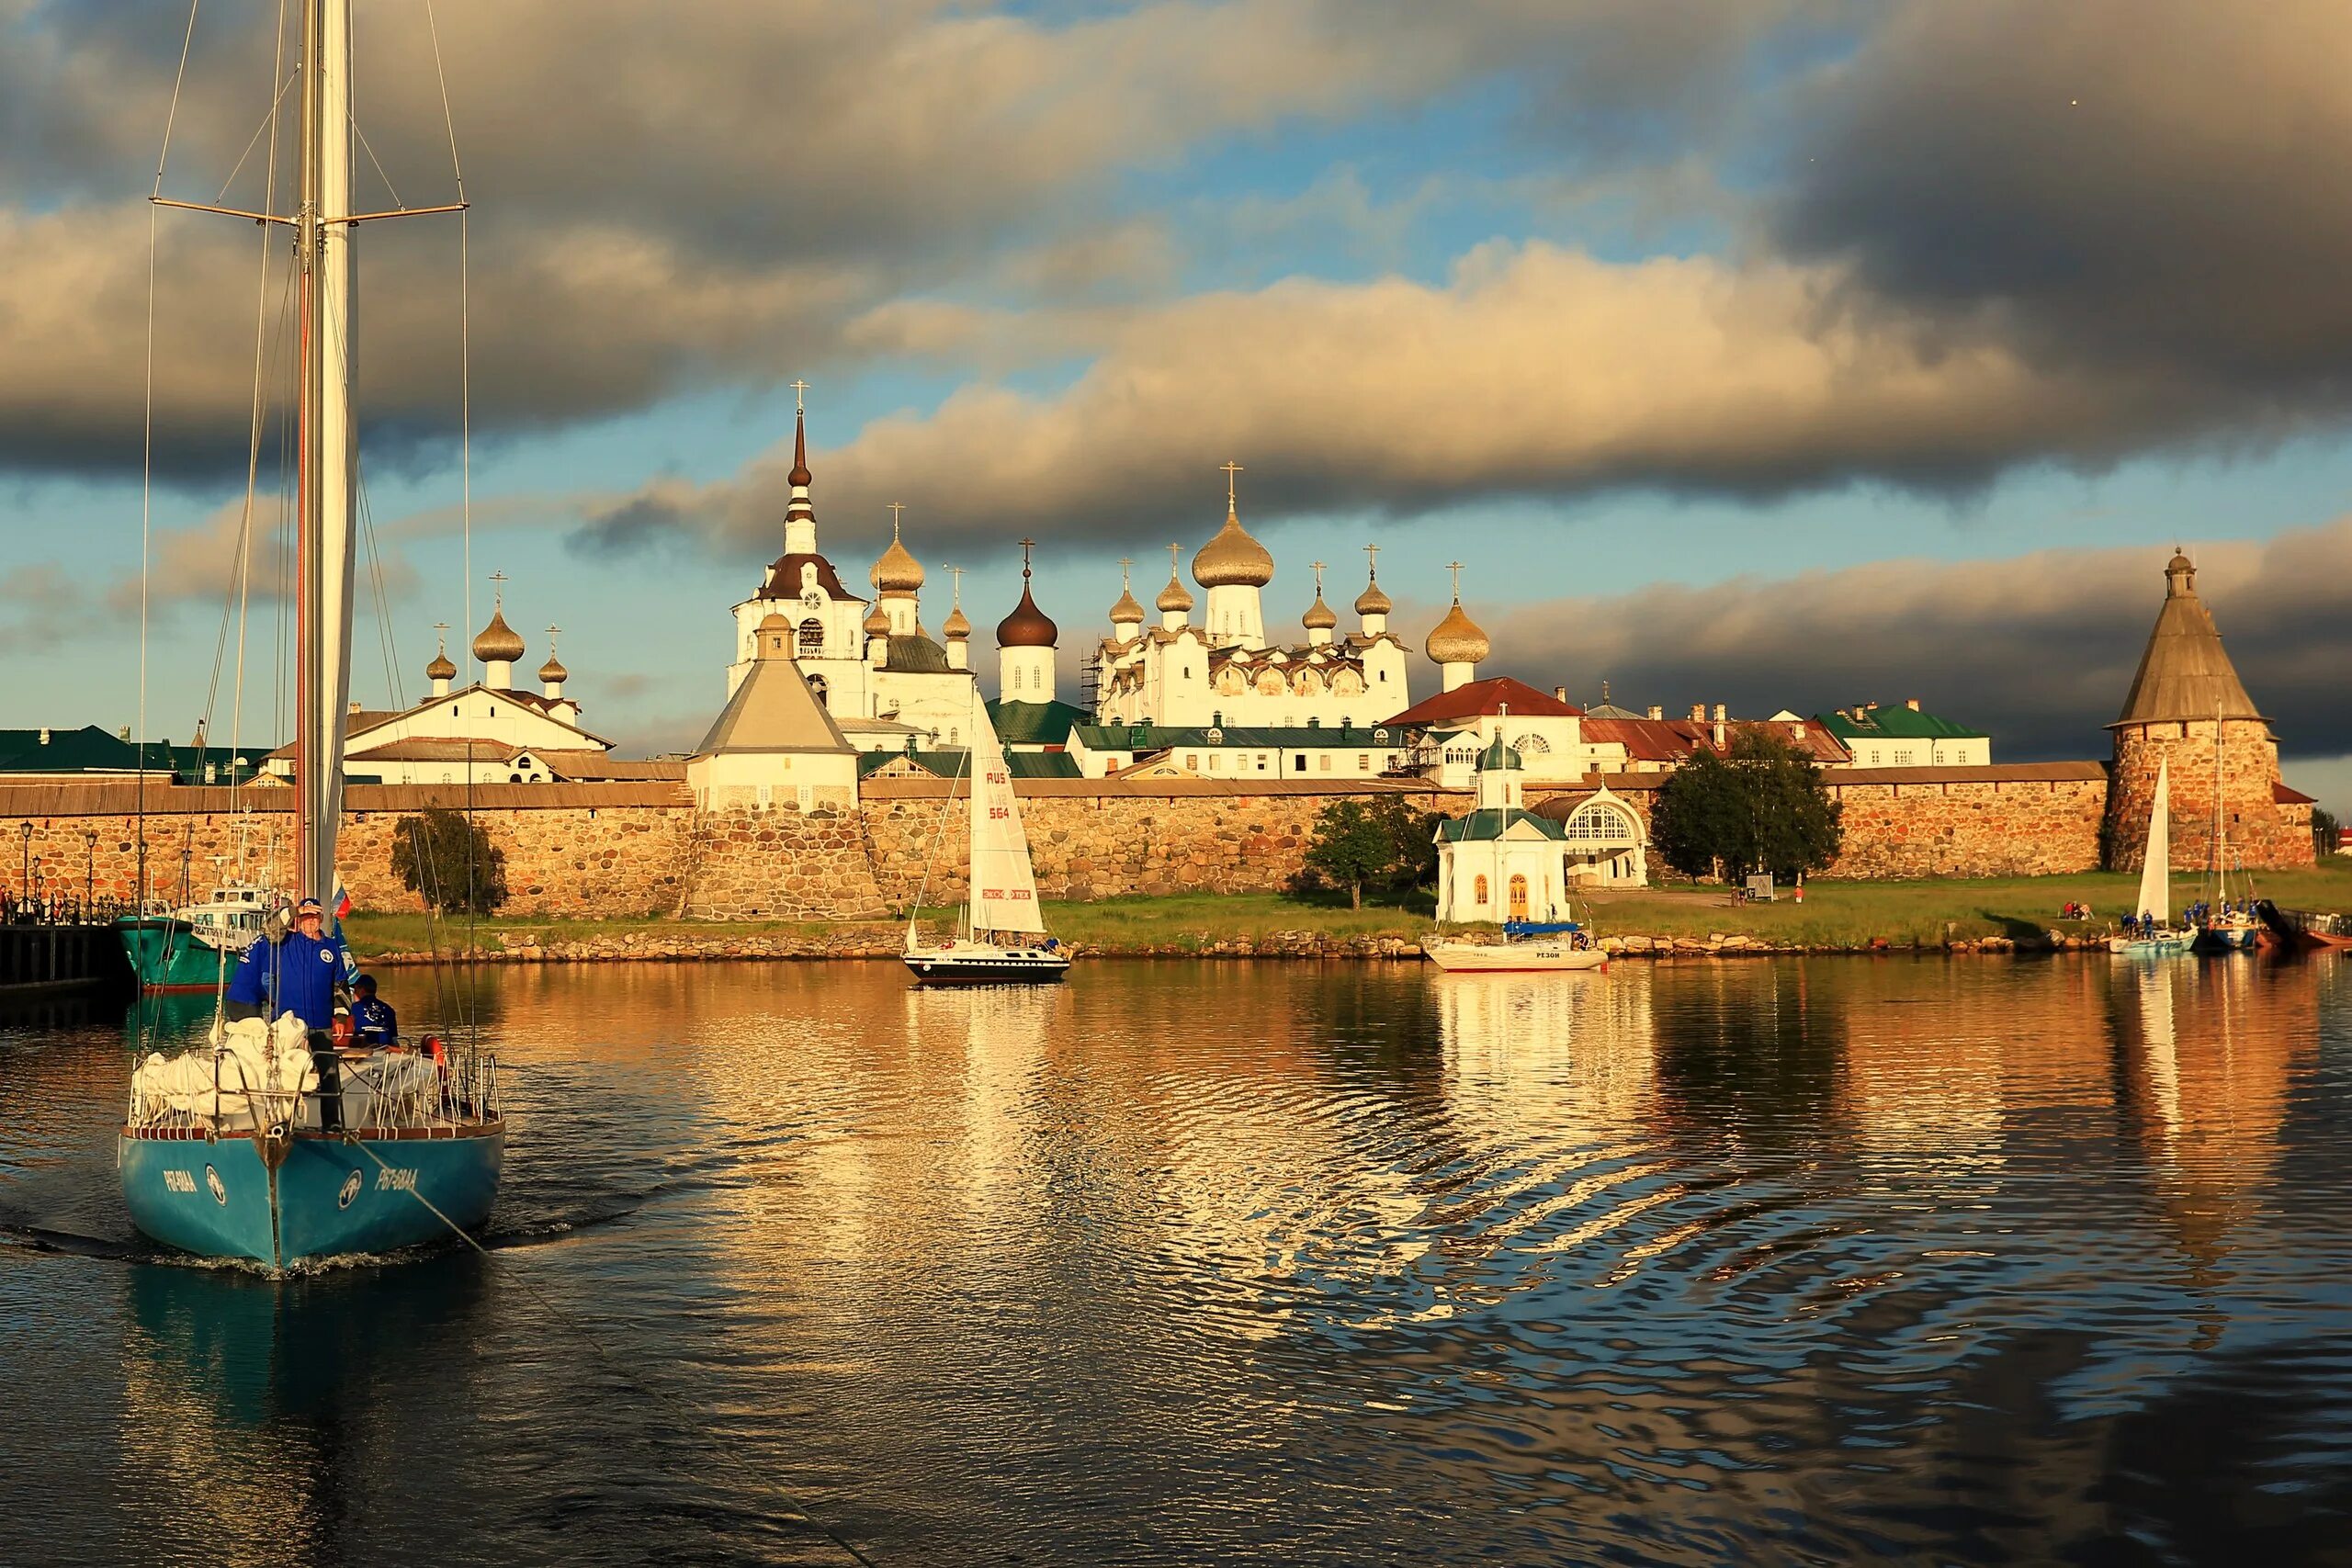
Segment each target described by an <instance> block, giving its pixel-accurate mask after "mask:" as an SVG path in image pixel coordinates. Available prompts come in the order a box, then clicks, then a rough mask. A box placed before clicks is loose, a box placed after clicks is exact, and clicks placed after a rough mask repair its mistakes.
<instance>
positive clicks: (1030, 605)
mask: <svg viewBox="0 0 2352 1568" xmlns="http://www.w3.org/2000/svg"><path fill="white" fill-rule="evenodd" d="M1029 547H1030V541H1029V540H1027V539H1023V540H1022V541H1021V603H1020V604H1015V605H1014V606H1013V607H1012V614H1011V615H1007V616H1005V618H1004V619H1002V620H1001V621H999V622H998V623H997V624H996V645H997V647H999V648H1051V647H1053V646H1054V645H1055V643H1056V642H1057V641H1058V640H1059V639H1060V637H1061V628H1060V627H1058V626H1055V625H1054V623H1053V621H1052V619H1051V618H1050V617H1048V616H1047V615H1046V612H1045V611H1043V610H1040V609H1039V608H1037V601H1036V600H1035V599H1034V598H1032V597H1030V594H1029Z"/></svg>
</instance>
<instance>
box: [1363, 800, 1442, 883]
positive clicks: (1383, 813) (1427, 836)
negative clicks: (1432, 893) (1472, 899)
mask: <svg viewBox="0 0 2352 1568" xmlns="http://www.w3.org/2000/svg"><path fill="white" fill-rule="evenodd" d="M1444 815H1445V814H1444V813H1443V812H1441V811H1427V810H1420V809H1417V808H1416V807H1414V806H1413V805H1412V803H1411V802H1410V801H1408V800H1407V799H1406V798H1405V797H1404V796H1403V795H1382V796H1381V797H1380V799H1379V800H1378V801H1377V802H1376V803H1375V804H1374V806H1373V807H1372V818H1373V820H1374V821H1375V822H1377V823H1379V824H1380V830H1381V831H1382V832H1383V833H1385V834H1386V835H1387V836H1388V844H1389V864H1388V871H1387V881H1388V885H1389V886H1391V887H1394V888H1397V889H1399V890H1405V889H1409V888H1414V887H1421V886H1428V885H1429V884H1430V883H1432V882H1434V881H1436V880H1437V825H1438V823H1439V822H1440V821H1442V820H1443V818H1444Z"/></svg>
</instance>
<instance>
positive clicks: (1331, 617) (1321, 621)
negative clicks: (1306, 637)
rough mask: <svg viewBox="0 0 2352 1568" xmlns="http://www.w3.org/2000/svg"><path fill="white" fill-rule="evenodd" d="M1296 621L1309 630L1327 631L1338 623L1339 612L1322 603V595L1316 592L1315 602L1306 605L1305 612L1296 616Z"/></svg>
mask: <svg viewBox="0 0 2352 1568" xmlns="http://www.w3.org/2000/svg"><path fill="white" fill-rule="evenodd" d="M1298 623H1299V625H1301V626H1305V627H1306V629H1307V630H1308V631H1311V632H1322V631H1329V630H1330V629H1331V628H1332V627H1333V626H1338V625H1339V624H1340V613H1339V612H1338V611H1337V610H1334V609H1333V608H1331V606H1330V605H1329V604H1325V603H1323V595H1322V594H1320V593H1317V594H1316V595H1315V603H1314V604H1309V605H1308V606H1307V607H1306V614H1305V615H1301V616H1300V617H1299V618H1298Z"/></svg>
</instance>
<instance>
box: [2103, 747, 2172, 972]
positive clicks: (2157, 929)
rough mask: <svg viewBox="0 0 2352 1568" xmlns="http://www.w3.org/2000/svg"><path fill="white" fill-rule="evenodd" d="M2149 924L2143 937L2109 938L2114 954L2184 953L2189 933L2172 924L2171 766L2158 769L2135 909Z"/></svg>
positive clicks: (2163, 765)
mask: <svg viewBox="0 0 2352 1568" xmlns="http://www.w3.org/2000/svg"><path fill="white" fill-rule="evenodd" d="M2133 913H2135V914H2137V915H2138V916H2139V917H2140V919H2142V920H2143V921H2145V922H2147V923H2146V925H2145V926H2144V928H2143V931H2142V933H2141V934H2137V935H2133V936H2117V937H2110V938H2109V939H2108V943H2107V945H2108V947H2109V950H2110V951H2112V952H2115V953H2131V954H2134V955H2136V956H2141V957H2154V956H2160V955H2162V954H2165V953H2185V952H2187V951H2188V936H2189V933H2188V932H2187V931H2177V930H2175V929H2173V924H2172V764H2171V763H2170V762H2168V761H2167V762H2165V763H2162V764H2160V765H2159V766H2158V767H2157V769H2156V797H2155V800H2154V804H2152V805H2151V806H2150V807H2148V851H2147V853H2146V854H2145V855H2144V856H2143V858H2142V860H2141V863H2140V901H2139V903H2138V905H2137V907H2136V908H2135V909H2134V910H2133Z"/></svg>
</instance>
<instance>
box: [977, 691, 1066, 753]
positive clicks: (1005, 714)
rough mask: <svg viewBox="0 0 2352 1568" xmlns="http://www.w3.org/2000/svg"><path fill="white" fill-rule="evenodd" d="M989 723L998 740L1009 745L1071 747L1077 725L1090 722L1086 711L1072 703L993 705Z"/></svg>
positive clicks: (990, 709)
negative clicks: (1070, 739) (1073, 731)
mask: <svg viewBox="0 0 2352 1568" xmlns="http://www.w3.org/2000/svg"><path fill="white" fill-rule="evenodd" d="M1085 722H1086V710H1085V709H1084V708H1075V707H1072V706H1070V705H1069V704H1068V703H1009V702H1005V701H1003V700H1002V699H1001V698H1000V699H999V700H998V701H996V702H992V703H990V704H989V723H990V724H993V725H995V726H996V738H997V739H1000V740H1001V741H1003V742H1004V743H1005V744H1006V745H1007V746H1067V745H1069V732H1070V729H1071V728H1072V727H1073V726H1075V725H1080V724H1084V723H1085Z"/></svg>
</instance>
